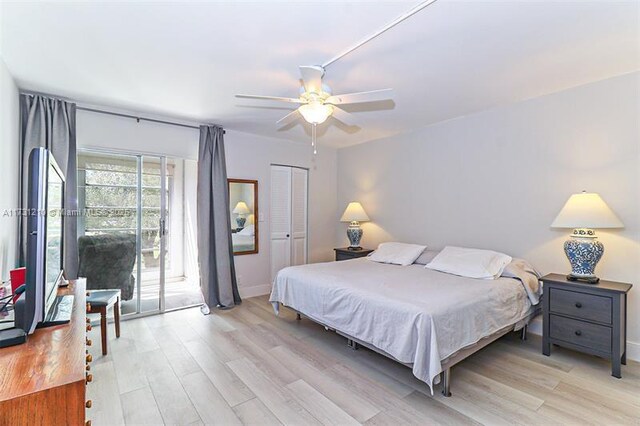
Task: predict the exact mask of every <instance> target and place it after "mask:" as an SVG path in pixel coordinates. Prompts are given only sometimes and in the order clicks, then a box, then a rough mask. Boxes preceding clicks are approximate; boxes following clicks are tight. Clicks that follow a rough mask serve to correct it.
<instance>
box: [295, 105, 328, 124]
mask: <svg viewBox="0 0 640 426" xmlns="http://www.w3.org/2000/svg"><path fill="white" fill-rule="evenodd" d="M298 111H300V114H302V117H304V119H305V120H306V121H307V122H308V123H311V124H322V123H324V122H325V121H327V118H329V116H330V115H331V114H332V113H333V106H331V105H327V104H323V103H321V102H309V103H308V104H306V105H302V106H301V107H300V108H298Z"/></svg>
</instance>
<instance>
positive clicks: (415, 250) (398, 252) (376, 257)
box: [369, 243, 427, 266]
mask: <svg viewBox="0 0 640 426" xmlns="http://www.w3.org/2000/svg"><path fill="white" fill-rule="evenodd" d="M426 248H427V246H419V245H417V244H405V243H382V244H380V245H379V246H378V248H377V250H376V251H374V252H373V253H371V254H370V255H369V260H373V261H374V262H379V263H393V264H394V265H402V266H407V265H411V264H412V263H413V262H414V261H415V260H416V259H417V258H418V256H420V254H422V252H423V251H424V249H426Z"/></svg>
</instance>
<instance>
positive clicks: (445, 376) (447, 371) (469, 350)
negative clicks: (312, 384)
mask: <svg viewBox="0 0 640 426" xmlns="http://www.w3.org/2000/svg"><path fill="white" fill-rule="evenodd" d="M279 305H281V306H284V305H282V303H279ZM286 307H287V308H289V309H291V310H293V311H294V312H295V313H296V320H298V321H300V320H302V316H303V315H304V313H302V312H299V311H297V310H295V309H293V308H290V307H288V306H286ZM540 312H541V308H540V306H537V307H536V308H535V309H534V310H533V311H532V312H531V313H530V314H529V315H528V316H527V317H525V318H524V319H522V320H520V321H518V322H516V323H515V324H511V325H508V326H506V327H504V328H502V329H500V330H498V331H497V332H495V333H493V334H491V335H489V336H487V337H484V338H482V339H480V341H478V342H477V343H475V344H473V345H470V346H467V347H466V348H462V349H460V350H459V351H458V352H456V353H454V354H453V355H451V356H449V357H448V358H446V359H444V360H443V361H442V372H441V373H440V380H441V383H442V395H444V396H445V397H450V396H451V367H453V366H454V365H456V364H457V363H459V362H460V361H462V360H464V359H466V358H468V357H469V356H471V355H473V354H474V353H476V352H478V351H479V350H480V349H482V348H484V347H485V346H487V345H489V344H491V343H493V342H495V341H496V340H498V339H499V338H501V337H502V336H504V335H506V334H507V333H510V332H512V331H520V339H521V340H527V328H528V325H529V322H530V321H531V320H532V319H533V318H534V317H535V316H537V315H539V314H540ZM304 316H305V317H306V318H308V319H310V320H311V321H313V322H315V323H317V324H320V325H321V326H323V327H324V329H325V330H327V331H334V332H336V333H337V334H339V335H341V336H343V337H345V338H346V339H347V346H349V347H350V348H351V349H353V350H358V348H359V347H360V346H364V347H365V348H367V349H370V350H372V351H374V352H377V353H379V354H380V355H384V356H386V357H387V358H390V359H392V360H394V361H396V362H398V363H400V364H402V365H404V366H407V367H409V368H412V367H413V365H411V364H407V363H405V362H402V361H399V360H397V359H396V358H394V357H393V356H391V355H390V354H388V353H386V352H385V351H383V350H381V349H378V348H376V347H375V346H373V345H371V344H369V343H366V342H363V341H361V340H359V339H356V338H355V337H353V336H349V335H348V334H346V333H343V332H341V331H340V330H335V329H333V328H331V327H329V326H327V325H325V324H323V323H321V322H320V321H317V320H315V319H313V318H309V317H307V316H306V315H304ZM523 323H524V325H523ZM519 326H521V327H519ZM516 327H518V328H517V329H516Z"/></svg>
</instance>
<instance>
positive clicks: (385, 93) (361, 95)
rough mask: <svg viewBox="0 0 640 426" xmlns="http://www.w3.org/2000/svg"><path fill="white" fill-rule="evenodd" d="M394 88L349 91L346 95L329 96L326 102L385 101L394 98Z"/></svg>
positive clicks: (342, 103) (340, 103) (335, 103)
mask: <svg viewBox="0 0 640 426" xmlns="http://www.w3.org/2000/svg"><path fill="white" fill-rule="evenodd" d="M393 95H394V90H393V89H380V90H371V91H369V92H358V93H347V94H345V95H333V96H329V97H328V98H327V100H326V101H325V103H328V104H333V105H345V104H359V103H363V102H375V101H385V100H387V99H392V98H393Z"/></svg>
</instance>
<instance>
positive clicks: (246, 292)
mask: <svg viewBox="0 0 640 426" xmlns="http://www.w3.org/2000/svg"><path fill="white" fill-rule="evenodd" d="M238 291H239V292H240V297H241V298H243V299H247V298H249V297H256V296H264V295H265V294H269V293H271V285H270V284H264V285H254V286H251V287H242V286H240V287H239V288H238Z"/></svg>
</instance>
